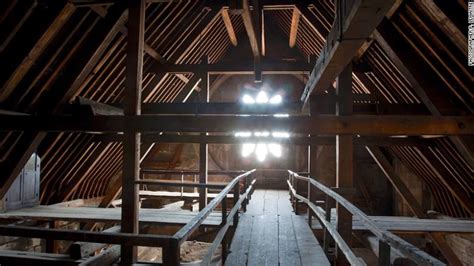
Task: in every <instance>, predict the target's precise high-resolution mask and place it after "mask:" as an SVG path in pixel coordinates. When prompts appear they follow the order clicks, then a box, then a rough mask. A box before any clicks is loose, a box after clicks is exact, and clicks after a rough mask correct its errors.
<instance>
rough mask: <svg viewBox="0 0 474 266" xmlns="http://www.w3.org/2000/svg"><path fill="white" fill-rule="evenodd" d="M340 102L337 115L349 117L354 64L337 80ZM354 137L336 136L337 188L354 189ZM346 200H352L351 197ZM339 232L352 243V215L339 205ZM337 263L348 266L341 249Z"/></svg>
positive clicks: (338, 251) (349, 243)
mask: <svg viewBox="0 0 474 266" xmlns="http://www.w3.org/2000/svg"><path fill="white" fill-rule="evenodd" d="M337 95H338V102H337V105H336V114H337V115H340V116H347V115H351V114H352V64H349V65H347V66H346V68H344V70H343V71H342V72H341V74H339V77H338V78H337ZM353 154H354V152H353V137H352V135H337V136H336V187H338V188H352V187H353V167H354V166H353V156H354V155H353ZM346 198H347V199H348V200H351V196H350V195H347V196H346ZM336 210H337V230H338V232H339V234H340V235H341V236H342V238H343V239H344V240H345V241H346V243H347V244H348V245H349V246H351V243H352V214H351V213H350V212H349V211H347V210H346V209H345V208H344V207H343V206H341V205H339V204H337V205H336ZM336 263H337V264H338V265H348V262H347V260H346V258H345V256H344V254H343V253H342V251H341V250H340V249H337V250H336Z"/></svg>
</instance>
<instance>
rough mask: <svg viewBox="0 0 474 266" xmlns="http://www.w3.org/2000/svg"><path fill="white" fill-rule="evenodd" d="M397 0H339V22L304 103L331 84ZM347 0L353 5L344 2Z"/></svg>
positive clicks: (316, 69) (319, 60)
mask: <svg viewBox="0 0 474 266" xmlns="http://www.w3.org/2000/svg"><path fill="white" fill-rule="evenodd" d="M394 2H395V0H378V1H369V0H365V1H351V2H346V1H339V2H338V5H337V7H336V9H337V15H336V20H335V21H336V22H335V24H334V25H333V28H332V30H331V32H330V33H329V36H328V37H327V40H326V45H325V46H324V48H323V51H322V54H321V55H320V56H319V58H318V61H317V62H316V65H315V66H314V69H313V71H312V72H311V76H310V79H309V80H308V83H307V84H306V87H305V89H304V92H303V95H302V96H301V101H302V102H303V103H305V104H306V103H307V102H308V100H309V97H310V95H312V94H313V93H321V92H322V91H324V90H326V89H327V88H329V87H330V86H331V84H332V82H333V81H334V80H335V78H336V77H337V75H339V73H341V71H342V69H343V68H344V66H346V65H347V64H348V63H349V62H350V61H351V60H352V59H353V57H354V56H355V55H356V53H357V51H358V50H359V48H360V47H361V46H362V44H363V43H364V42H365V41H366V39H367V38H368V37H369V36H370V34H372V32H373V31H374V30H375V28H376V27H377V25H378V24H379V23H380V22H381V21H382V19H383V17H384V16H385V14H386V13H387V12H388V10H389V9H390V8H391V7H392V6H393V3H394ZM347 4H350V6H345V5H347ZM341 5H344V6H341ZM342 11H345V14H343V13H342Z"/></svg>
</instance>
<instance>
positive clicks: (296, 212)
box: [293, 177, 298, 215]
mask: <svg viewBox="0 0 474 266" xmlns="http://www.w3.org/2000/svg"><path fill="white" fill-rule="evenodd" d="M293 188H294V189H295V193H296V194H298V178H296V177H293ZM293 200H294V201H293V208H294V209H295V214H296V215H298V199H297V198H296V197H295V198H293Z"/></svg>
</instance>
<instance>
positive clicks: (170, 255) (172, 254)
mask: <svg viewBox="0 0 474 266" xmlns="http://www.w3.org/2000/svg"><path fill="white" fill-rule="evenodd" d="M180 256H181V247H180V244H179V239H177V238H175V237H171V238H170V242H169V245H168V246H166V247H163V252H162V257H163V265H166V266H178V265H180V263H181V262H180Z"/></svg>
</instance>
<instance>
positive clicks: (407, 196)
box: [366, 146, 427, 218]
mask: <svg viewBox="0 0 474 266" xmlns="http://www.w3.org/2000/svg"><path fill="white" fill-rule="evenodd" d="M366 149H367V151H368V152H369V154H370V155H371V156H372V158H373V159H374V161H375V162H376V163H377V165H378V166H379V167H380V170H382V172H383V173H384V174H385V176H386V177H387V179H388V180H389V181H390V183H392V186H393V187H394V188H395V190H396V191H397V192H398V194H399V195H400V196H401V197H402V198H403V199H404V200H405V201H406V202H407V204H408V207H409V208H410V210H411V211H412V212H413V214H414V215H415V216H417V217H420V218H426V217H427V215H426V213H425V212H424V211H423V208H422V207H421V205H420V204H419V203H418V201H417V200H416V198H415V196H413V194H412V193H411V191H410V189H408V187H407V186H406V185H405V183H404V182H403V180H401V178H400V177H399V176H398V175H397V173H396V172H395V170H394V169H393V167H392V165H391V164H390V162H389V161H388V160H387V158H386V157H385V155H384V154H383V153H382V151H381V150H380V148H378V147H373V146H371V147H366Z"/></svg>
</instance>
